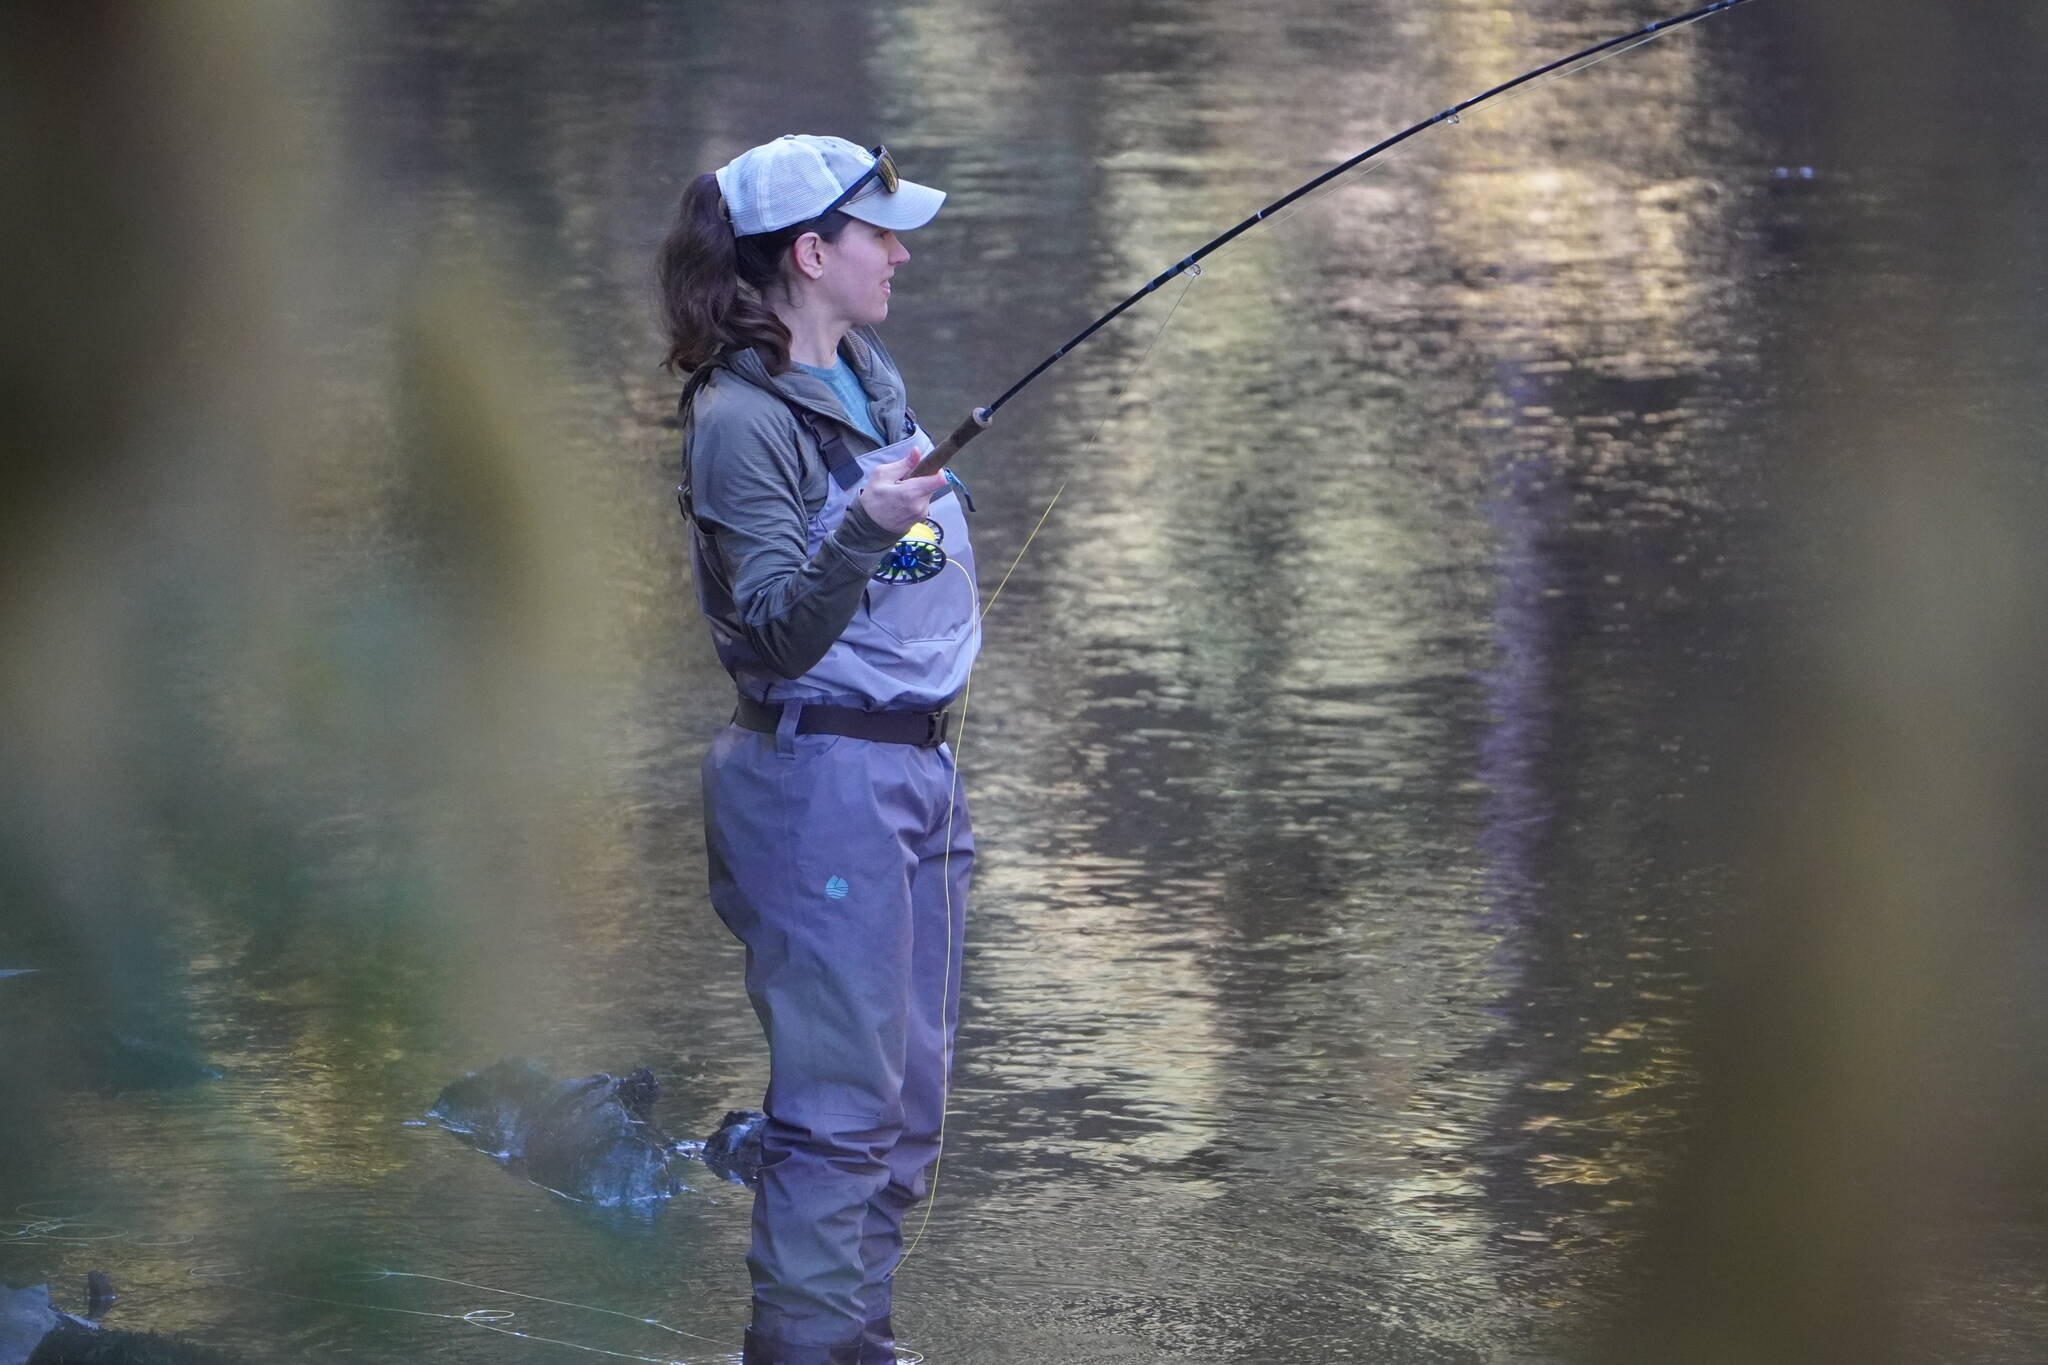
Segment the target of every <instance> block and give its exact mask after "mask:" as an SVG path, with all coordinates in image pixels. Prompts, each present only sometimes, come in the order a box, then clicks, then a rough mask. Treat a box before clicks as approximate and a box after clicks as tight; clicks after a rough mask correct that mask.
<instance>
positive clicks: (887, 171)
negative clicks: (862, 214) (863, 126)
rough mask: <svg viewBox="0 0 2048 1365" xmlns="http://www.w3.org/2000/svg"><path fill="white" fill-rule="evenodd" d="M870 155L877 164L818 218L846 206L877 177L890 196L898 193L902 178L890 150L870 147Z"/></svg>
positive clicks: (821, 211)
mask: <svg viewBox="0 0 2048 1365" xmlns="http://www.w3.org/2000/svg"><path fill="white" fill-rule="evenodd" d="M868 155H869V156H872V157H873V158H874V159H875V164H874V165H872V166H870V167H868V168H867V170H866V171H865V172H864V173H862V175H861V177H860V179H858V180H856V181H854V182H853V183H852V184H851V185H848V186H847V187H846V188H845V189H844V190H843V191H841V192H840V195H839V197H838V198H837V199H834V200H833V201H832V202H831V203H829V204H827V205H825V207H824V208H823V209H822V210H820V211H819V213H818V215H817V216H818V217H820V218H823V217H824V216H825V215H826V214H828V213H830V212H832V210H834V209H836V208H838V207H839V206H840V205H841V204H844V203H846V202H847V201H848V200H850V199H852V198H853V196H855V195H856V194H859V193H860V192H861V187H862V186H864V185H866V184H867V183H868V181H870V180H873V179H876V178H877V177H879V178H880V179H881V182H882V188H883V189H884V190H887V191H888V192H889V193H890V194H894V193H896V186H897V184H898V182H899V180H900V179H901V177H899V176H898V175H897V174H896V162H895V161H894V159H892V158H891V157H890V155H889V149H888V148H887V147H870V148H868Z"/></svg>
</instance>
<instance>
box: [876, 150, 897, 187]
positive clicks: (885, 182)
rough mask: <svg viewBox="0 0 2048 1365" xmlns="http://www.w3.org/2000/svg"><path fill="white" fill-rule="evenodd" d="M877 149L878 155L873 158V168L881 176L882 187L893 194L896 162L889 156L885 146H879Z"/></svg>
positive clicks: (895, 180)
mask: <svg viewBox="0 0 2048 1365" xmlns="http://www.w3.org/2000/svg"><path fill="white" fill-rule="evenodd" d="M878 151H879V155H878V156H877V157H876V160H875V170H876V171H877V172H878V173H879V174H880V175H881V177H882V188H883V189H885V190H887V191H888V192H889V193H891V194H894V193H896V184H897V176H896V162H895V161H894V160H893V159H892V158H891V157H890V156H889V152H888V149H887V148H880V149H878Z"/></svg>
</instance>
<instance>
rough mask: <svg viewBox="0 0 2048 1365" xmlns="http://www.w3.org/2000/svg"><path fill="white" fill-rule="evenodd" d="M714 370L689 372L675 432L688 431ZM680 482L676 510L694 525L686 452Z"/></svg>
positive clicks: (702, 367)
mask: <svg viewBox="0 0 2048 1365" xmlns="http://www.w3.org/2000/svg"><path fill="white" fill-rule="evenodd" d="M715 368H716V367H715V366H711V365H699V366H698V367H697V368H696V369H694V370H692V371H691V372H690V378H689V380H688V381H687V382H685V383H684V385H683V394H682V397H680V398H678V399H677V400H676V430H678V431H688V430H689V428H690V409H691V408H692V407H694V406H696V403H697V395H698V394H699V393H700V392H702V391H703V388H704V386H705V385H706V384H709V383H710V382H711V375H712V371H713V370H714V369H715ZM682 480H683V481H682V482H681V483H679V484H677V485H676V510H677V511H679V512H681V513H682V514H683V516H684V518H685V519H686V520H688V521H689V522H690V523H691V524H692V525H695V524H696V521H697V519H696V518H695V517H693V516H691V515H690V456H689V452H688V451H685V452H684V454H683V468H682Z"/></svg>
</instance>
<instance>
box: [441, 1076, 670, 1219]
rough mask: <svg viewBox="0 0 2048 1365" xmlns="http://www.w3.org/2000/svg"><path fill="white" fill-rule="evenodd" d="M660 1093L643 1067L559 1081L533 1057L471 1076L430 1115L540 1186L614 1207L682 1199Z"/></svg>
mask: <svg viewBox="0 0 2048 1365" xmlns="http://www.w3.org/2000/svg"><path fill="white" fill-rule="evenodd" d="M660 1095H661V1088H660V1087H659V1086H658V1085H657V1084H656V1083H655V1080H654V1073H653V1072H651V1071H649V1070H647V1069H646V1068H645V1067H642V1068H641V1069H640V1070H638V1071H635V1072H632V1073H631V1074H630V1075H627V1076H624V1077H622V1078H617V1079H615V1078H613V1077H611V1076H609V1075H606V1074H604V1073H602V1072H600V1073H599V1074H598V1075H595V1076H584V1077H581V1078H579V1079H576V1080H569V1081H558V1080H555V1079H553V1078H552V1077H550V1076H549V1075H548V1074H547V1072H545V1071H543V1070H542V1069H541V1068H540V1067H539V1066H538V1065H536V1064H535V1063H533V1062H531V1061H528V1060H526V1059H525V1058H512V1059H508V1060H506V1061H502V1062H498V1063H496V1064H495V1065H492V1066H489V1067H486V1068H484V1069H483V1070H482V1071H473V1072H471V1073H470V1074H469V1075H467V1076H464V1077H462V1078H461V1079H460V1080H457V1081H456V1082H454V1083H453V1084H451V1085H450V1086H449V1087H448V1088H447V1089H445V1090H443V1091H442V1092H441V1096H440V1098H439V1099H437V1100H435V1101H434V1107H433V1108H431V1109H429V1110H428V1111H427V1116H428V1117H429V1118H432V1119H436V1120H438V1121H439V1122H440V1123H441V1125H442V1126H443V1127H445V1128H448V1129H450V1130H451V1131H453V1132H457V1133H460V1134H462V1135H463V1136H464V1137H466V1138H468V1139H469V1141H470V1143H471V1145H472V1146H475V1147H477V1148H479V1149H480V1150H483V1151H486V1152H489V1153H490V1154H491V1155H492V1156H495V1157H499V1158H501V1159H503V1160H506V1161H514V1162H519V1163H521V1164H522V1165H523V1167H524V1169H525V1173H526V1175H527V1176H528V1177H529V1178H530V1179H532V1180H533V1181H534V1182H535V1183H536V1184H540V1185H545V1186H547V1187H548V1188H549V1189H551V1190H554V1191H555V1192H557V1193H558V1194H565V1195H568V1196H569V1197H570V1198H572V1199H581V1200H584V1201H585V1202H587V1203H592V1204H601V1205H605V1206H608V1207H609V1206H613V1205H619V1204H637V1203H642V1202H644V1201H646V1200H650V1199H662V1198H665V1197H667V1196H668V1195H670V1194H673V1193H674V1192H675V1188H676V1182H675V1179H674V1177H673V1176H672V1175H671V1174H670V1173H669V1169H668V1165H669V1157H670V1156H671V1154H672V1151H673V1147H674V1144H673V1143H671V1142H670V1141H669V1139H668V1137H667V1136H666V1135H665V1134H664V1133H663V1132H662V1131H661V1129H660V1128H658V1127H656V1126H655V1123H654V1103H655V1101H656V1100H657V1099H659V1098H660Z"/></svg>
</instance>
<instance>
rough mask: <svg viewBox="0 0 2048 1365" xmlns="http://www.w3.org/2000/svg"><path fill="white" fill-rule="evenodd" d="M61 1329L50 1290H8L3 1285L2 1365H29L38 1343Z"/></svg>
mask: <svg viewBox="0 0 2048 1365" xmlns="http://www.w3.org/2000/svg"><path fill="white" fill-rule="evenodd" d="M56 1325H57V1310H56V1309H54V1308H52V1307H50V1287H49V1286H48V1285H44V1284H39V1285H34V1286H32V1287H30V1288H28V1289H8V1288H7V1287H5V1286H4V1285H0V1365H27V1362H28V1358H29V1356H30V1355H31V1354H32V1353H33V1352H34V1351H35V1349H36V1346H37V1344H38V1343H40V1342H41V1341H42V1339H43V1338H44V1337H46V1336H48V1335H49V1334H50V1330H51V1329H52V1328H54V1327H55V1326H56Z"/></svg>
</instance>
